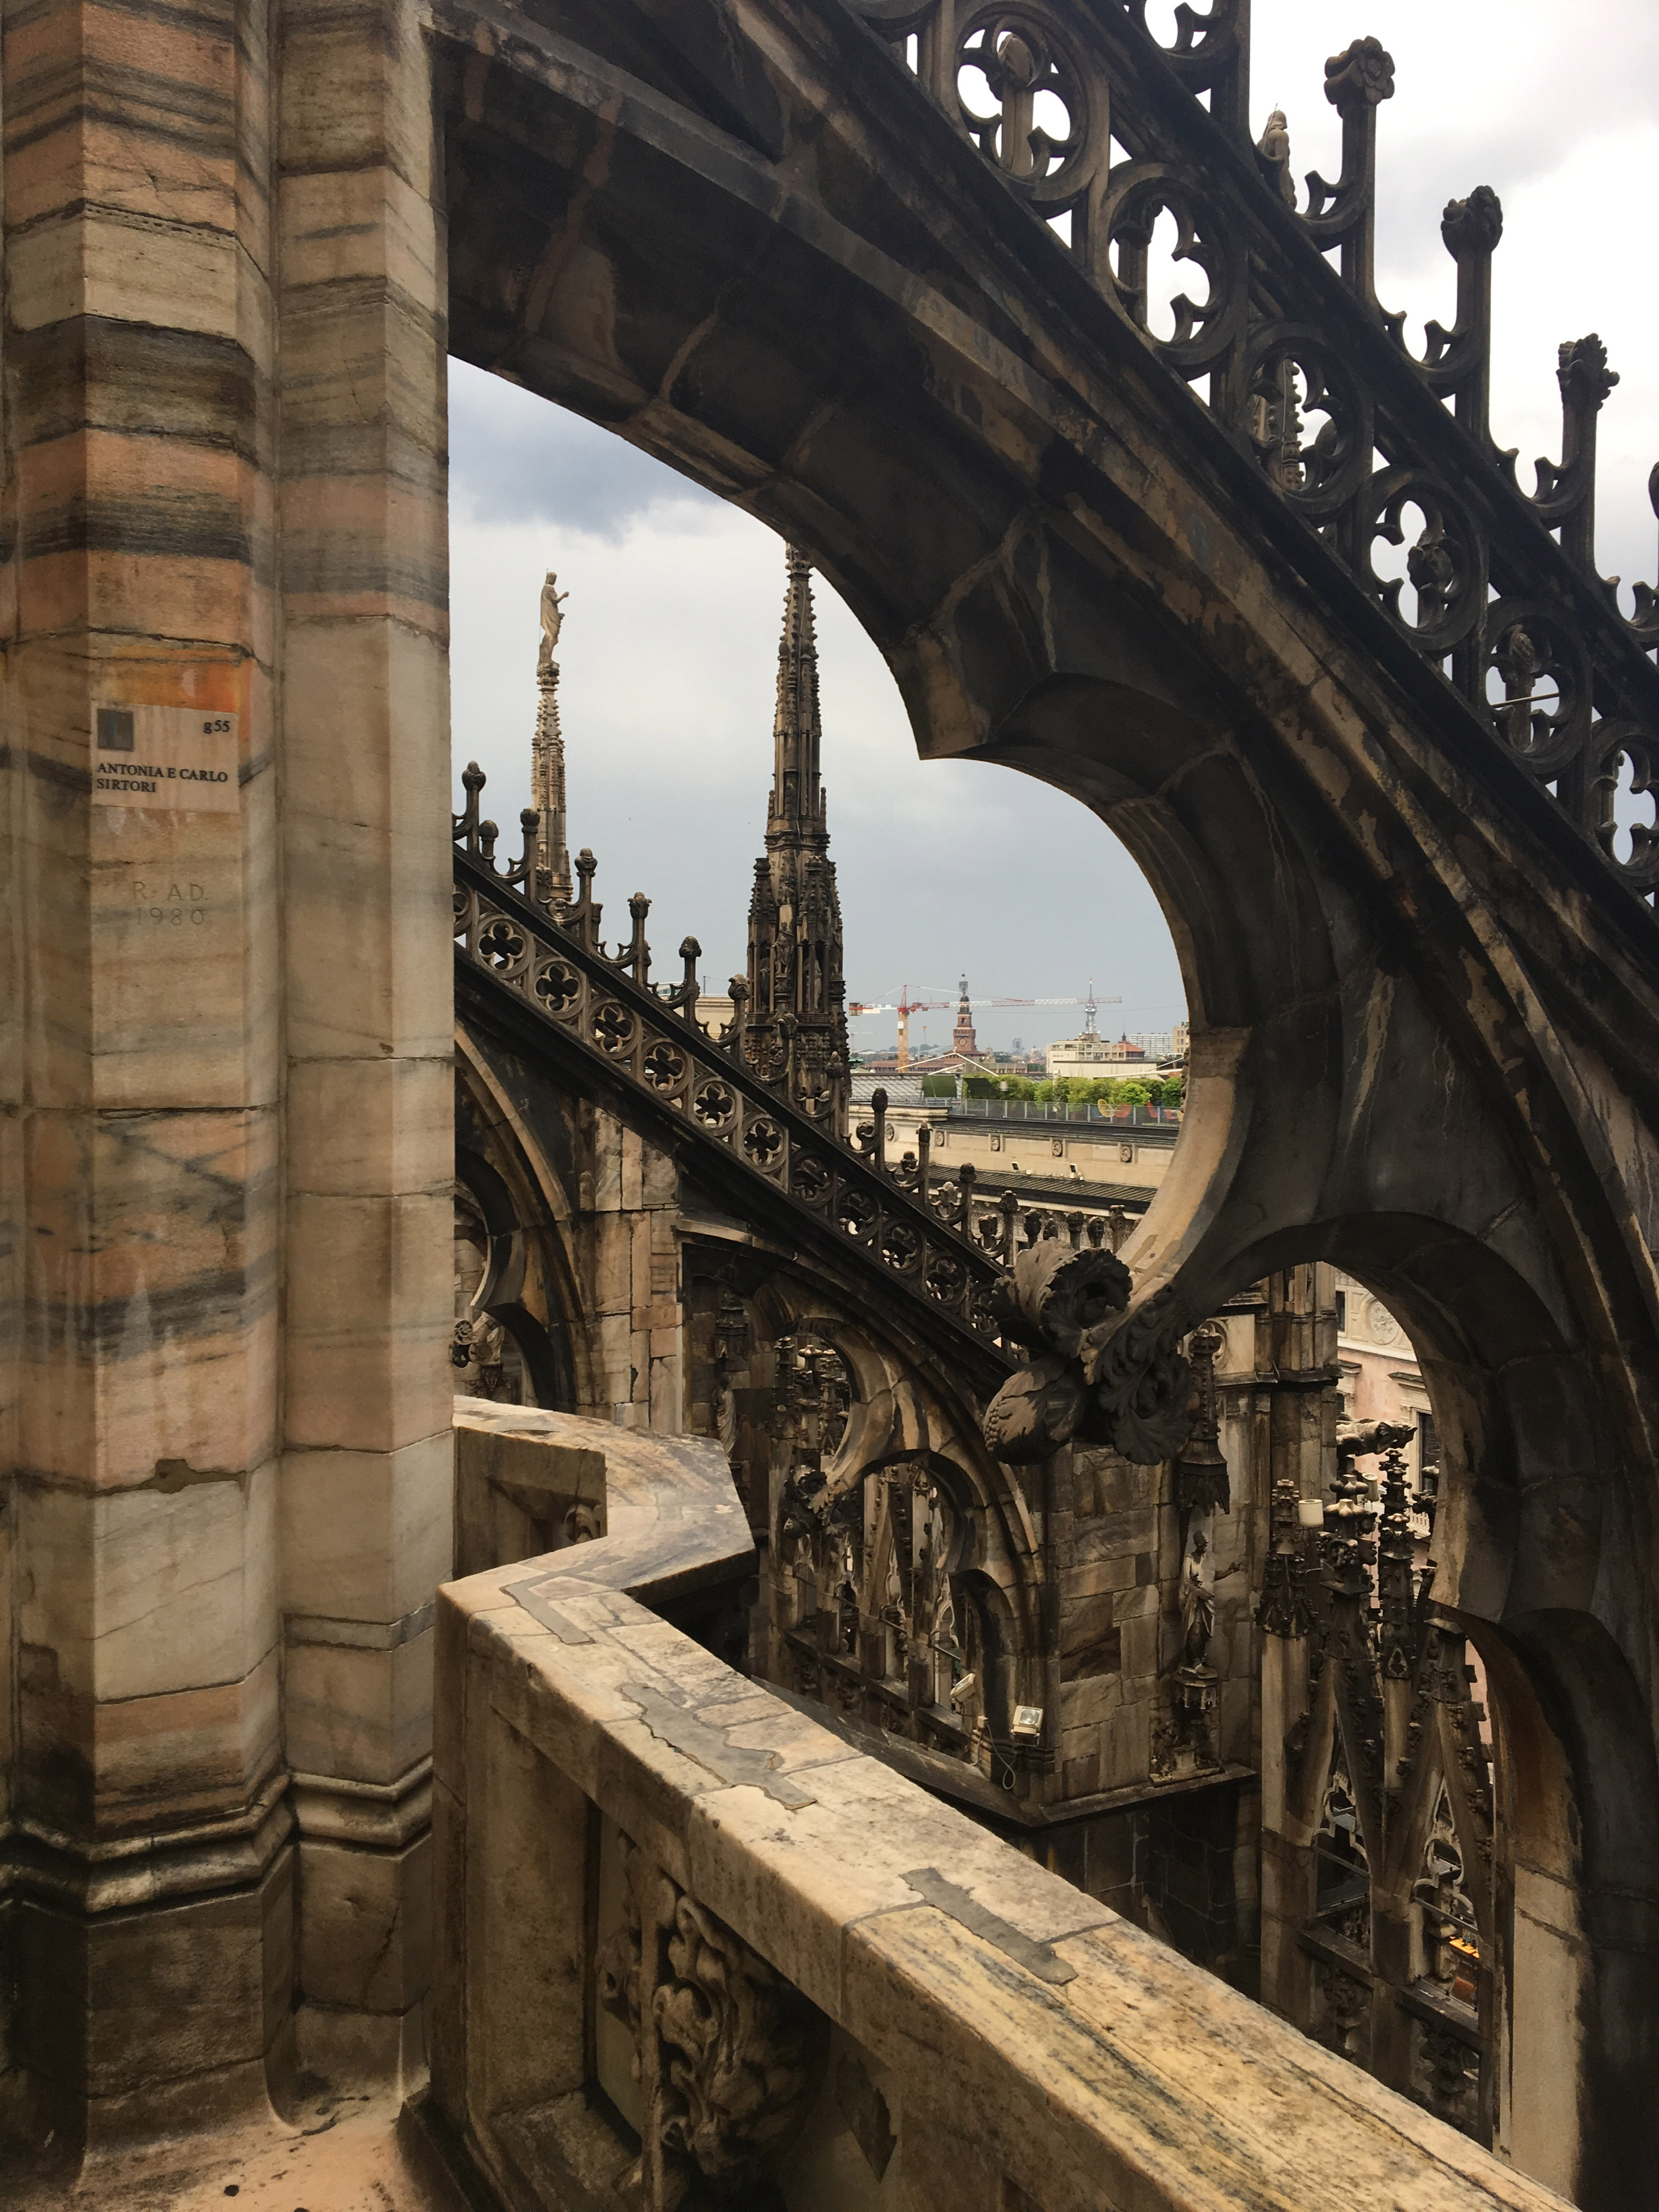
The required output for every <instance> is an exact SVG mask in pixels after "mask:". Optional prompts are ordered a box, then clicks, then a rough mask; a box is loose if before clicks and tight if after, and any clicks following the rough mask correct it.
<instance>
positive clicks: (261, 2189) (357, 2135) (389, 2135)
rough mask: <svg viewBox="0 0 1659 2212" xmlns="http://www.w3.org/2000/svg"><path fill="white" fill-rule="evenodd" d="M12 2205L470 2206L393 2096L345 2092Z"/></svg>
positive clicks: (370, 2211)
mask: <svg viewBox="0 0 1659 2212" xmlns="http://www.w3.org/2000/svg"><path fill="white" fill-rule="evenodd" d="M7 2202H8V2204H9V2208H10V2212H468V2207H467V2205H466V2203H465V2198H464V2197H462V2196H461V2195H460V2194H459V2192H458V2191H456V2190H455V2188H454V2186H453V2184H452V2183H450V2182H449V2180H448V2179H447V2177H445V2176H443V2175H442V2174H441V2173H440V2172H438V2171H437V2170H436V2168H435V2164H434V2162H433V2160H432V2158H431V2154H430V2153H429V2152H428V2150H427V2149H426V2148H425V2146H424V2145H423V2144H422V2143H421V2142H419V2141H418V2139H416V2138H415V2137H413V2136H411V2134H410V2130H408V2129H407V2127H404V2128H402V2129H400V2128H399V2127H398V2106H397V2104H396V2102H395V2101H394V2100H392V2098H390V2097H387V2098H385V2099H380V2100H368V2099H357V2098H352V2099H347V2100H343V2102H342V2103H341V2105H340V2106H338V2107H337V2109H336V2111H335V2112H333V2113H331V2114H330V2115H329V2116H327V2117H326V2118H321V2119H320V2120H319V2122H318V2123H317V2124H313V2125H308V2126H307V2127H306V2128H290V2127H286V2126H284V2125H283V2123H282V2122H281V2121H280V2120H278V2119H277V2118H276V2116H275V2115H274V2114H273V2115H272V2116H271V2119H270V2124H269V2126H267V2127H264V2128H257V2127H245V2128H240V2129H237V2130H234V2132H230V2133H227V2134H223V2135H207V2136H192V2137H190V2138H187V2139H184V2140H180V2141H175V2142H168V2143H155V2144H149V2145H147V2146H145V2148H143V2150H142V2151H139V2152H137V2153H135V2154H133V2155H132V2156H131V2157H128V2158H119V2159H118V2158H104V2159H100V2160H98V2161H97V2162H96V2163H95V2164H94V2165H91V2166H88V2169H87V2170H86V2172H85V2173H84V2174H83V2175H82V2179H81V2182H80V2184H79V2185H78V2186H77V2187H76V2188H75V2189H74V2190H72V2191H69V2192H68V2193H67V2194H66V2193H65V2192H64V2188H63V2185H62V2183H61V2182H58V2183H54V2184H52V2185H50V2186H46V2185H42V2186H40V2187H37V2188H35V2189H32V2190H27V2191H25V2193H24V2194H23V2195H22V2196H21V2197H8V2199H7Z"/></svg>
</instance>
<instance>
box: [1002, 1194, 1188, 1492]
mask: <svg viewBox="0 0 1659 2212" xmlns="http://www.w3.org/2000/svg"><path fill="white" fill-rule="evenodd" d="M1130 1286H1131V1285H1130V1276H1129V1271H1128V1269H1127V1267H1125V1266H1124V1264H1123V1262H1122V1261H1121V1260H1120V1259H1118V1258H1117V1257H1116V1255H1115V1254H1113V1253H1110V1252H1106V1251H1096V1250H1093V1249H1086V1250H1079V1251H1075V1252H1074V1251H1073V1250H1072V1249H1070V1247H1069V1246H1068V1245H1066V1244H1064V1243H1060V1240H1059V1239H1058V1238H1047V1239H1045V1240H1044V1241H1043V1242H1042V1243H1040V1244H1034V1245H1031V1246H1029V1247H1028V1248H1027V1249H1025V1250H1024V1251H1023V1252H1021V1253H1020V1254H1018V1256H1017V1257H1016V1259H1015V1261H1014V1264H1013V1267H1012V1271H1011V1272H1010V1273H1008V1274H1006V1275H1005V1276H1004V1278H1003V1279H1002V1282H1001V1284H1000V1286H999V1289H998V1292H997V1316H996V1318H997V1322H998V1324H999V1326H1000V1328H1001V1329H1002V1332H1003V1334H1004V1335H1005V1336H1007V1337H1012V1338H1013V1339H1014V1340H1016V1341H1017V1342H1018V1343H1021V1344H1023V1345H1024V1346H1026V1347H1027V1349H1028V1350H1029V1351H1030V1353H1031V1355H1032V1357H1031V1358H1030V1364H1028V1365H1026V1366H1024V1367H1021V1368H1019V1369H1018V1370H1016V1371H1015V1372H1014V1373H1013V1374H1012V1375H1011V1376H1009V1378H1008V1380H1007V1381H1006V1383H1004V1384H1003V1386H1002V1388H1001V1389H1000V1390H999V1391H998V1393H997V1395H996V1396H995V1397H994V1399H993V1400H992V1401H991V1405H990V1408H989V1410H988V1412H987V1414H986V1416H985V1442H986V1444H987V1448H988V1449H990V1450H991V1451H992V1452H993V1453H994V1454H995V1455H996V1457H997V1458H999V1459H1000V1460H1005V1461H1007V1462H1011V1463H1016V1464H1017V1463H1018V1462H1024V1461H1029V1460H1039V1459H1046V1458H1047V1457H1048V1454H1049V1453H1050V1452H1052V1451H1055V1450H1057V1449H1059V1448H1060V1445H1061V1444H1065V1443H1071V1442H1072V1441H1073V1438H1076V1439H1077V1440H1078V1441H1079V1442H1080V1443H1101V1444H1109V1445H1111V1446H1113V1447H1114V1448H1115V1449H1116V1450H1118V1451H1120V1452H1121V1453H1122V1454H1123V1455H1124V1457H1125V1458H1126V1459H1131V1460H1134V1461H1136V1462H1139V1464H1141V1465H1143V1466H1152V1465H1155V1464H1156V1463H1157V1462H1158V1461H1159V1460H1163V1459H1167V1458H1168V1457H1169V1456H1170V1454H1171V1453H1172V1452H1173V1451H1175V1450H1176V1449H1178V1448H1179V1447H1180V1445H1181V1443H1182V1442H1183V1440H1184V1439H1185V1437H1186V1435H1187V1431H1188V1427H1189V1426H1190V1422H1191V1416H1190V1413H1189V1410H1188V1395H1189V1387H1190V1382H1191V1371H1190V1370H1189V1368H1188V1363H1187V1361H1186V1360H1185V1359H1184V1358H1182V1355H1181V1354H1180V1352H1178V1351H1177V1350H1176V1345H1177V1343H1178V1342H1179V1340H1180V1337H1181V1334H1182V1329H1181V1327H1180V1324H1179V1322H1178V1321H1177V1318H1176V1310H1175V1303H1174V1300H1173V1298H1172V1297H1170V1293H1169V1291H1159V1292H1158V1294H1157V1296H1156V1297H1152V1298H1149V1299H1148V1300H1147V1302H1146V1304H1145V1305H1144V1306H1143V1307H1141V1309H1140V1310H1139V1312H1138V1313H1135V1314H1133V1315H1131V1316H1129V1317H1128V1319H1127V1321H1126V1320H1125V1319H1123V1318H1122V1316H1123V1314H1124V1311H1125V1309H1126V1308H1127V1305H1128V1303H1129V1291H1130Z"/></svg>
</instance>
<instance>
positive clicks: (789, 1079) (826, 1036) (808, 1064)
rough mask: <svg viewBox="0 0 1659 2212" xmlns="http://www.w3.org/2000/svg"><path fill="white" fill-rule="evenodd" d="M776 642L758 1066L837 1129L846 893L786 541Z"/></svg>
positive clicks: (750, 1017)
mask: <svg viewBox="0 0 1659 2212" xmlns="http://www.w3.org/2000/svg"><path fill="white" fill-rule="evenodd" d="M788 571H789V583H788V589H787V593H786V595H785V599H784V604H783V636H782V639H781V641H780V644H779V647H778V703H777V712H776V714H775V717H774V720H773V725H772V753H773V761H772V791H771V796H770V798H769V800H768V802H767V809H766V852H765V854H764V856H763V858H762V859H760V860H757V861H756V863H755V887H754V891H753V894H752V896H750V904H749V998H748V1006H747V1009H746V1013H745V1018H744V1052H745V1055H746V1057H747V1059H748V1060H749V1062H750V1066H752V1067H753V1068H754V1069H755V1070H756V1071H757V1073H759V1074H760V1075H762V1076H763V1077H764V1079H766V1080H767V1081H768V1082H769V1083H772V1084H775V1085H777V1086H778V1088H779V1089H780V1090H782V1091H785V1092H786V1094H787V1097H788V1098H789V1099H790V1101H791V1103H793V1104H794V1105H796V1106H799V1107H800V1108H801V1109H803V1110H804V1111H805V1112H806V1113H809V1114H811V1115H815V1116H817V1118H818V1119H820V1120H822V1121H825V1122H827V1123H829V1126H830V1127H833V1128H835V1129H836V1130H837V1131H840V1130H842V1128H843V1127H844V1124H845V1121H846V1117H847V1099H848V1080H847V1068H848V1038H847V1015H846V1011H845V1006H844V999H845V989H844V986H843V984H842V931H841V901H840V898H839V896H837V894H836V870H835V864H834V862H833V861H831V860H829V858H828V857H827V855H828V853H829V828H828V826H827V822H826V818H825V811H824V797H823V787H822V785H821V783H820V781H819V775H818V758H819V746H820V739H821V735H822V732H821V728H820V725H819V720H818V655H817V641H816V639H815V637H814V635H813V629H812V585H811V568H810V567H809V566H808V563H807V560H806V556H805V554H804V553H803V552H802V551H801V550H800V549H799V546H794V545H792V546H791V547H790V548H789V549H788Z"/></svg>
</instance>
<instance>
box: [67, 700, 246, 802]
mask: <svg viewBox="0 0 1659 2212" xmlns="http://www.w3.org/2000/svg"><path fill="white" fill-rule="evenodd" d="M236 720H237V718H236V716H235V715H234V714H215V713H213V712H212V711H211V710H210V709H205V708H199V707H115V706H104V707H95V708H94V709H93V732H92V743H93V754H92V803H93V805H94V806H133V807H138V808H141V809H143V810H146V811H151V812H155V813H164V814H186V813H188V814H203V813H211V814H234V812H235V811H236V808H237V782H236V769H237V754H236Z"/></svg>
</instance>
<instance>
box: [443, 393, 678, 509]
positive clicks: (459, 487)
mask: <svg viewBox="0 0 1659 2212" xmlns="http://www.w3.org/2000/svg"><path fill="white" fill-rule="evenodd" d="M449 459H450V477H451V485H452V489H453V497H454V499H455V501H456V503H457V505H458V506H459V508H460V509H461V511H462V513H463V514H465V515H466V516H468V517H470V518H476V519H477V520H490V521H494V522H550V523H556V524H558V525H560V526H563V527H566V528H568V529H571V530H580V531H584V532H587V533H588V534H589V535H590V536H592V537H596V538H608V539H609V540H611V542H612V543H613V544H614V543H616V542H617V540H619V539H620V538H622V537H623V534H624V533H625V532H626V531H627V529H628V526H629V524H630V523H631V522H632V521H633V520H635V517H637V516H639V515H642V514H646V513H650V512H651V511H652V510H653V509H655V508H659V507H668V506H673V505H678V504H679V503H681V502H684V503H686V504H689V505H692V506H703V507H719V506H720V501H719V500H718V499H716V498H715V496H714V494H713V493H712V492H707V491H704V490H703V489H702V486H701V485H700V484H694V483H691V482H690V480H689V479H688V478H686V477H681V476H677V475H676V474H675V473H674V471H673V470H671V469H670V468H667V467H665V465H663V463H662V462H660V461H658V460H653V459H652V457H651V456H650V455H649V454H648V453H641V452H639V451H638V449H637V448H636V447H633V446H630V445H629V444H628V443H627V441H625V440H624V439H622V438H619V437H617V435H615V433H614V432H612V431H610V430H601V429H599V428H597V427H596V426H595V425H594V424H593V423H592V422H584V421H583V420H582V418H581V417H580V416H579V415H570V414H567V413H566V411H565V410H564V409H563V408H562V407H552V406H550V405H549V404H548V403H547V401H546V400H544V399H542V398H538V396H537V395H536V393H534V392H526V391H525V390H523V389H522V387H521V386H518V385H513V384H507V383H506V382H504V381H503V380H502V379H501V378H500V377H498V376H491V375H489V374H488V373H487V372H486V371H485V370H483V369H479V368H471V367H470V366H469V365H468V364H467V363H466V362H460V361H452V362H450V364H449Z"/></svg>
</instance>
